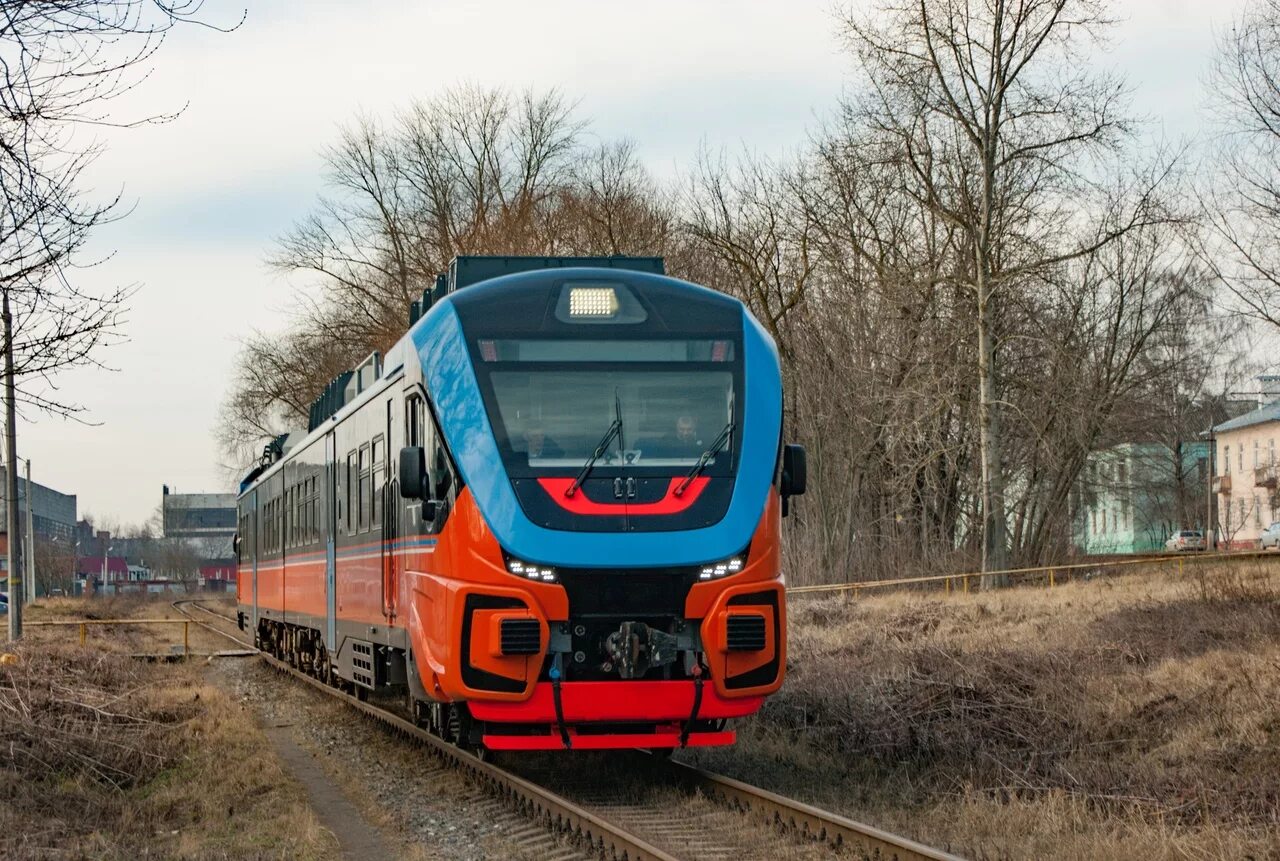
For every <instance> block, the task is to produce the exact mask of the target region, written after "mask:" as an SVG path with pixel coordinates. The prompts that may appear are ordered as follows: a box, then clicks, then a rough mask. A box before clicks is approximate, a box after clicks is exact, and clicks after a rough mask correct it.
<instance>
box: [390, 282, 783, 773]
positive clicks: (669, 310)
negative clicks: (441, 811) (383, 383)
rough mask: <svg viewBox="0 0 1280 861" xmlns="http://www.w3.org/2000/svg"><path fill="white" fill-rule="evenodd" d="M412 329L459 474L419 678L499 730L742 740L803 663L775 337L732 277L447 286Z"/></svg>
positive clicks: (546, 740) (700, 741) (423, 582)
mask: <svg viewBox="0 0 1280 861" xmlns="http://www.w3.org/2000/svg"><path fill="white" fill-rule="evenodd" d="M411 338H412V340H413V344H414V347H415V348H416V349H417V352H418V355H419V358H420V359H421V363H422V372H423V378H424V382H425V385H426V388H427V392H428V395H429V399H430V401H431V403H432V405H433V408H434V411H435V417H436V420H437V422H438V424H439V428H440V431H441V433H442V435H443V437H444V441H445V443H446V446H447V449H448V452H449V454H450V456H451V458H452V462H453V464H454V465H455V466H456V468H457V470H458V472H459V473H460V478H461V482H460V484H461V485H462V487H463V488H464V489H463V490H462V491H461V492H460V493H458V494H457V495H456V498H455V502H454V506H455V510H454V512H453V514H452V516H451V518H450V521H451V522H450V523H449V524H448V526H447V527H446V528H445V529H444V530H443V531H442V533H441V535H440V541H439V544H438V545H437V548H436V551H435V554H434V555H435V558H434V559H433V561H432V565H431V566H430V567H431V568H432V569H433V570H432V571H421V572H406V576H407V580H408V582H407V584H406V586H407V589H408V592H409V594H408V595H407V596H406V597H407V599H408V602H409V603H410V604H411V605H412V609H411V611H410V613H411V616H412V618H411V620H409V622H408V626H409V629H410V642H411V645H412V649H413V654H414V661H412V662H411V663H413V664H414V666H413V667H412V668H411V670H410V673H411V674H414V671H416V676H417V678H416V679H414V680H413V685H414V687H415V688H420V689H421V690H422V691H423V692H424V693H426V694H427V696H428V697H430V698H432V699H434V700H438V701H443V702H446V703H451V705H446V706H444V708H445V709H446V710H447V711H448V712H449V714H450V717H448V718H446V719H445V721H444V722H445V723H446V724H447V725H449V726H451V727H452V728H453V731H454V732H457V733H462V734H464V735H465V736H466V737H467V738H466V740H468V741H470V742H471V743H478V744H482V745H483V746H484V747H487V748H490V749H498V750H537V749H561V748H574V749H598V748H620V747H648V748H670V747H678V746H684V745H689V746H693V745H717V744H729V743H732V742H733V740H734V733H733V731H732V730H729V729H726V721H727V720H728V719H731V718H736V717H742V716H745V715H749V714H751V713H753V712H754V711H756V710H757V709H758V708H759V707H760V705H761V703H762V702H763V700H764V697H765V696H766V695H768V694H770V693H772V692H773V691H776V690H777V689H778V687H779V685H780V684H781V683H782V677H783V672H784V667H785V655H786V636H785V632H786V624H785V622H786V618H785V616H786V611H785V603H784V595H783V585H782V578H781V572H780V548H779V530H780V517H781V514H782V509H783V507H784V505H785V501H784V499H783V498H782V497H781V496H780V492H779V491H780V487H779V478H778V473H779V469H780V466H781V464H780V452H781V451H782V448H781V447H780V433H781V422H782V385H781V375H780V369H779V362H778V356H777V351H776V349H775V347H774V345H773V342H772V340H771V339H770V338H769V336H768V335H767V334H766V333H765V332H764V331H763V329H762V328H761V327H760V325H759V324H758V323H757V322H756V321H755V319H754V318H753V317H752V316H751V315H750V314H749V313H748V312H747V311H746V310H745V308H744V306H743V305H742V303H740V302H738V301H737V300H735V299H732V298H730V297H727V296H724V295H723V294H720V293H717V292H715V291H712V290H708V289H706V288H703V287H699V286H696V285H693V284H689V283H686V282H682V281H678V280H675V279H672V278H667V277H663V276H660V275H653V274H646V273H642V272H630V271H625V270H619V269H594V268H566V269H549V270H542V271H535V272H528V273H523V274H517V275H509V276H505V277H500V278H496V279H493V280H490V281H485V282H483V283H480V284H477V285H474V286H470V287H467V288H466V289H464V290H459V291H457V292H455V293H452V294H450V295H449V297H448V298H447V299H446V300H445V301H442V302H439V303H438V304H436V305H435V307H434V308H433V309H432V310H431V312H430V313H429V314H428V315H427V317H426V318H425V319H424V320H422V321H420V323H419V324H418V325H417V326H416V327H415V328H414V329H413V330H412V332H411ZM788 448H790V447H788ZM792 453H793V452H788V454H792ZM795 454H797V455H798V457H797V459H800V457H799V455H800V454H801V453H798V452H797V453H795ZM431 460H432V459H431V457H430V456H425V455H423V454H422V453H419V452H416V451H413V450H409V451H407V452H405V453H403V454H402V461H403V462H404V463H407V464H410V466H408V467H402V468H403V469H408V470H409V471H410V472H409V474H408V475H407V476H406V477H403V478H402V479H401V480H402V483H403V484H407V485H409V486H410V487H411V488H412V487H413V486H414V481H415V476H414V475H413V471H414V470H415V467H413V466H412V464H415V463H424V464H427V465H430V463H431ZM437 465H438V466H441V467H443V463H439V464H437ZM427 473H428V478H427V479H426V480H425V481H424V482H423V487H424V490H423V491H422V492H423V494H424V495H425V496H430V495H431V489H430V485H431V481H430V475H431V474H432V472H431V470H430V469H428V470H427ZM784 481H785V479H784ZM801 481H802V479H801ZM781 489H782V490H783V491H786V490H787V489H788V488H786V487H785V486H783V487H782V488H781ZM790 490H791V492H802V490H803V488H802V487H798V486H797V487H792V488H790ZM426 504H428V505H429V504H431V503H430V502H428V503H426Z"/></svg>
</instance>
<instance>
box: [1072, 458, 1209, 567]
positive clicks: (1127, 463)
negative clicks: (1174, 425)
mask: <svg viewBox="0 0 1280 861" xmlns="http://www.w3.org/2000/svg"><path fill="white" fill-rule="evenodd" d="M1209 455H1210V452H1209V445H1208V443H1205V442H1184V443H1181V444H1180V445H1178V446H1177V449H1176V451H1175V450H1174V449H1171V448H1170V447H1169V446H1167V445H1163V444H1161V443H1121V444H1119V445H1115V446H1112V447H1111V448H1108V449H1104V450H1102V451H1096V452H1093V453H1091V454H1090V455H1089V459H1088V462H1087V463H1086V465H1085V469H1084V475H1083V477H1082V479H1081V482H1080V489H1079V492H1078V493H1077V496H1076V499H1077V507H1076V511H1075V520H1074V527H1075V528H1074V532H1075V544H1076V546H1077V547H1078V548H1079V549H1080V551H1081V552H1084V553H1146V552H1149V551H1152V550H1163V549H1164V543H1165V541H1166V540H1168V538H1169V537H1170V536H1171V535H1172V534H1173V533H1174V532H1176V531H1178V530H1179V529H1197V528H1203V527H1204V524H1205V523H1206V521H1207V518H1206V509H1207V505H1208V499H1207V494H1208V482H1209V469H1210V467H1209V463H1208V461H1209Z"/></svg>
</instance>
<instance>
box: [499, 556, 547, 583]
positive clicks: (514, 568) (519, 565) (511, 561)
mask: <svg viewBox="0 0 1280 861" xmlns="http://www.w3.org/2000/svg"><path fill="white" fill-rule="evenodd" d="M507 570H508V571H510V572H511V573H512V574H515V575H517V576H519V577H526V578H528V579H530V580H537V581H540V582H542V583H554V582H556V569H554V568H552V567H550V566H549V565H532V564H530V563H528V562H522V561H520V560H519V559H515V558H513V557H511V556H508V557H507Z"/></svg>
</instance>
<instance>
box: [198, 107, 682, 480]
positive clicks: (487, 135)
mask: <svg viewBox="0 0 1280 861" xmlns="http://www.w3.org/2000/svg"><path fill="white" fill-rule="evenodd" d="M584 129H585V123H584V122H583V121H581V120H578V119H575V118H574V116H573V105H572V104H571V103H570V102H568V101H567V100H566V99H565V98H564V97H563V96H561V95H560V94H559V93H557V92H555V91H551V92H546V93H535V92H533V91H531V90H529V91H524V92H521V93H519V94H512V93H510V92H508V91H506V90H501V89H483V88H480V87H475V86H463V87H459V88H456V89H452V90H449V91H446V92H445V93H443V94H442V95H440V96H438V97H436V98H433V99H429V100H424V101H420V102H416V103H414V104H413V105H411V106H410V107H409V108H408V109H407V110H405V111H402V112H400V113H399V114H398V115H396V116H395V117H394V118H393V121H392V122H391V123H389V124H385V125H384V124H382V123H379V122H378V121H376V120H374V119H371V118H368V117H362V118H359V119H357V120H356V121H355V123H354V124H352V125H351V126H349V127H348V128H346V129H344V130H343V131H342V133H341V134H340V136H339V139H338V142H337V144H335V145H334V146H333V147H331V148H329V149H327V150H326V151H325V158H326V161H327V163H328V167H329V174H328V180H329V185H330V188H331V193H330V194H328V195H326V196H325V197H324V198H322V199H321V200H320V202H319V203H318V205H317V207H316V210H315V211H314V212H313V213H312V214H311V215H310V216H308V217H307V218H306V219H304V220H303V221H302V222H301V223H299V224H298V225H296V226H295V227H294V229H293V230H292V231H290V232H289V233H288V234H287V235H286V236H285V237H284V238H283V239H282V240H281V241H280V243H279V247H278V248H277V251H276V253H275V255H274V257H273V258H272V263H273V264H274V266H275V267H276V268H278V269H279V270H281V271H284V272H289V273H294V274H296V275H299V276H302V277H307V278H310V279H311V280H312V282H313V283H314V284H315V285H316V287H317V288H318V295H317V296H316V297H315V298H314V299H311V300H303V301H301V302H300V303H299V305H298V307H297V309H296V312H297V313H296V318H295V321H294V324H293V326H292V327H291V328H290V330H289V331H287V332H284V333H282V334H280V335H273V336H262V335H256V336H254V337H252V338H250V339H249V340H248V341H247V342H246V343H245V345H244V347H243V349H242V351H241V356H240V358H239V361H238V371H237V376H236V379H235V381H234V383H233V385H232V387H231V391H230V392H229V393H228V395H227V398H226V401H225V404H224V411H223V420H222V422H221V423H220V427H219V429H218V432H217V435H218V437H219V442H220V444H221V447H222V449H223V451H224V452H225V453H226V455H227V459H228V460H229V461H230V463H228V465H227V466H228V470H229V471H235V470H236V469H238V468H241V467H243V466H244V465H245V464H247V463H248V462H249V461H250V460H252V458H253V456H254V455H255V454H256V451H257V449H258V446H260V445H261V444H262V441H263V439H264V438H269V437H271V436H274V435H276V434H278V433H282V432H284V431H286V430H289V429H294V428H297V427H299V426H302V425H305V422H306V417H307V411H308V407H309V405H310V403H311V401H312V400H313V399H314V398H315V397H316V395H318V394H319V393H320V391H321V390H322V389H323V387H324V385H325V384H326V383H327V382H328V381H329V380H331V379H332V378H333V377H334V376H335V375H336V374H337V373H339V372H341V371H342V370H345V369H347V368H350V367H351V366H352V365H353V364H354V363H355V362H356V361H357V360H358V359H360V358H362V357H363V356H365V355H368V353H370V352H371V351H373V350H386V349H387V348H388V347H389V346H390V345H391V344H393V343H394V342H395V341H396V340H397V339H398V338H399V337H400V336H401V335H402V334H403V333H404V330H405V325H406V315H407V311H408V307H409V303H410V302H411V301H413V300H414V299H416V298H417V297H418V296H420V295H421V294H422V292H423V290H424V289H426V288H428V287H430V286H432V285H433V284H434V283H435V277H436V274H437V273H438V272H440V271H442V270H443V269H444V268H445V267H446V266H447V265H448V262H449V260H450V259H452V258H453V257H454V256H455V255H458V254H661V253H663V251H664V250H665V249H666V247H667V245H668V243H669V242H670V239H671V235H672V232H673V227H672V225H673V223H674V219H673V216H672V214H671V210H670V204H669V202H668V201H667V199H666V198H665V197H664V196H663V195H662V194H661V192H660V190H659V189H658V188H657V185H656V183H654V181H653V180H652V178H651V177H650V176H649V174H648V172H647V171H646V170H645V169H644V168H643V166H641V165H640V164H639V162H638V160H637V159H636V157H635V151H634V147H633V146H632V145H631V144H630V143H628V142H626V141H622V142H616V143H610V142H603V143H598V142H596V143H593V142H589V141H588V140H587V136H586V134H585V131H584Z"/></svg>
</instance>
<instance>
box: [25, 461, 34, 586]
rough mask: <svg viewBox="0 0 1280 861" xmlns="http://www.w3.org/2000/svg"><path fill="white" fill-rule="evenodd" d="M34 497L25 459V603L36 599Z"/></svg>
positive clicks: (29, 468) (29, 472)
mask: <svg viewBox="0 0 1280 861" xmlns="http://www.w3.org/2000/svg"><path fill="white" fill-rule="evenodd" d="M34 500H35V497H34V496H33V495H32V494H31V459H30V458H28V459H27V546H26V549H25V551H24V552H25V553H26V555H27V603H28V604H30V603H31V602H32V601H34V600H35V599H36V529H35V515H33V514H32V513H31V509H32V507H33V506H34V505H35V501H34Z"/></svg>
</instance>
